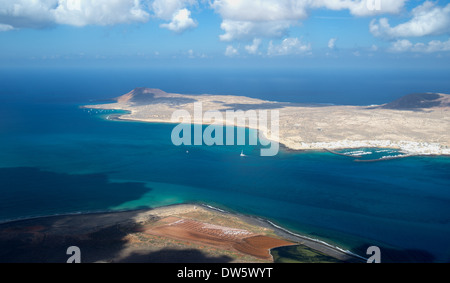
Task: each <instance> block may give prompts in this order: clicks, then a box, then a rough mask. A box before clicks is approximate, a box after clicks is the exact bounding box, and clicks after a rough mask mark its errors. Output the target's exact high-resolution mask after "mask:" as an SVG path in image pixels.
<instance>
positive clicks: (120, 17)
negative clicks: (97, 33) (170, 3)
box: [51, 0, 150, 26]
mask: <svg viewBox="0 0 450 283" xmlns="http://www.w3.org/2000/svg"><path fill="white" fill-rule="evenodd" d="M51 13H52V14H53V15H54V17H55V22H56V23H58V24H67V25H72V26H86V25H101V26H104V25H114V24H120V23H130V22H146V21H148V19H149V17H150V15H149V13H147V12H146V11H144V10H143V7H142V4H141V1H139V0H115V1H111V0H96V1H89V0H59V4H58V6H57V7H56V9H54V10H51Z"/></svg>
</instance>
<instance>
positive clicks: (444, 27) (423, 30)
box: [370, 1, 450, 39]
mask: <svg viewBox="0 0 450 283" xmlns="http://www.w3.org/2000/svg"><path fill="white" fill-rule="evenodd" d="M411 15H412V18H411V20H409V21H408V22H405V23H402V24H399V25H397V26H394V27H392V26H391V25H390V24H389V20H388V19H387V18H381V19H380V20H373V21H372V22H371V24H370V31H371V32H372V34H373V35H375V36H378V37H384V38H387V39H395V38H405V37H422V36H427V35H442V34H450V4H448V5H447V6H445V7H440V6H437V5H436V3H435V2H430V1H426V2H425V3H423V4H422V5H420V6H418V7H416V8H414V9H413V10H412V12H411Z"/></svg>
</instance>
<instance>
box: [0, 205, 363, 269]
mask: <svg viewBox="0 0 450 283" xmlns="http://www.w3.org/2000/svg"><path fill="white" fill-rule="evenodd" d="M199 208H200V209H203V210H206V211H209V212H211V213H213V214H217V215H220V216H223V217H235V218H237V219H239V220H240V221H242V222H243V223H247V224H248V225H250V226H252V227H259V229H263V230H267V231H273V233H274V234H275V235H276V236H277V237H279V238H280V239H284V240H285V241H288V242H291V243H292V244H289V245H287V244H286V245H287V246H292V245H296V246H297V245H303V246H306V247H309V248H311V249H313V250H315V251H317V252H320V253H322V254H325V255H327V256H330V257H332V258H335V259H338V260H340V261H343V262H365V261H366V259H365V258H364V257H361V256H359V255H357V254H355V253H352V252H351V251H348V250H344V249H342V248H340V247H337V246H334V245H331V244H329V243H327V242H325V241H322V240H318V239H313V238H310V237H307V236H304V235H300V234H297V233H295V232H292V231H290V230H288V229H285V228H283V227H281V226H278V225H276V224H274V223H272V222H271V221H269V220H267V219H264V218H260V217H256V216H250V215H245V214H241V213H235V212H231V211H227V210H223V209H219V208H216V207H213V206H211V205H208V204H204V203H200V204H198V203H183V204H172V205H166V206H161V207H155V208H148V209H136V210H121V211H103V212H101V211H98V212H86V213H82V212H80V213H69V214H60V215H49V216H39V217H31V218H26V219H25V218H23V219H16V220H11V221H7V222H2V223H0V231H2V230H3V229H4V228H5V227H16V226H21V225H22V224H25V225H26V226H27V227H28V226H30V227H33V226H39V224H36V223H41V222H49V221H50V222H51V221H55V222H58V221H60V222H72V221H75V222H76V218H96V217H102V218H106V217H109V218H113V219H114V220H113V222H112V223H110V224H108V225H112V226H114V225H119V224H123V223H131V222H130V221H132V222H133V221H136V223H139V222H140V221H144V220H143V219H145V218H146V217H148V216H149V215H152V217H153V215H162V216H164V217H171V216H172V215H176V214H177V213H179V211H180V210H192V209H194V210H198V209H199ZM87 222H88V221H87ZM34 224H36V225H34ZM90 225H91V226H92V227H87V228H86V227H83V228H82V229H81V230H92V231H96V230H98V229H99V228H101V227H102V225H104V224H103V223H93V224H90ZM77 228H79V227H77ZM0 234H1V233H0ZM282 246H283V245H281V246H277V248H279V247H282Z"/></svg>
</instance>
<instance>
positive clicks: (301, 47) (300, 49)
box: [267, 38, 311, 56]
mask: <svg viewBox="0 0 450 283" xmlns="http://www.w3.org/2000/svg"><path fill="white" fill-rule="evenodd" d="M308 51H311V44H304V43H302V42H301V41H300V40H299V39H298V38H286V39H284V40H283V41H282V42H281V44H279V45H274V44H273V42H272V41H270V43H269V48H268V50H267V55H269V56H283V55H296V54H305V53H307V52H308Z"/></svg>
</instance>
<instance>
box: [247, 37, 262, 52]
mask: <svg viewBox="0 0 450 283" xmlns="http://www.w3.org/2000/svg"><path fill="white" fill-rule="evenodd" d="M261 42H262V40H261V39H259V38H255V39H254V40H253V43H252V45H247V46H245V50H247V52H248V53H249V54H256V53H258V49H259V46H260V45H261Z"/></svg>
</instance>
